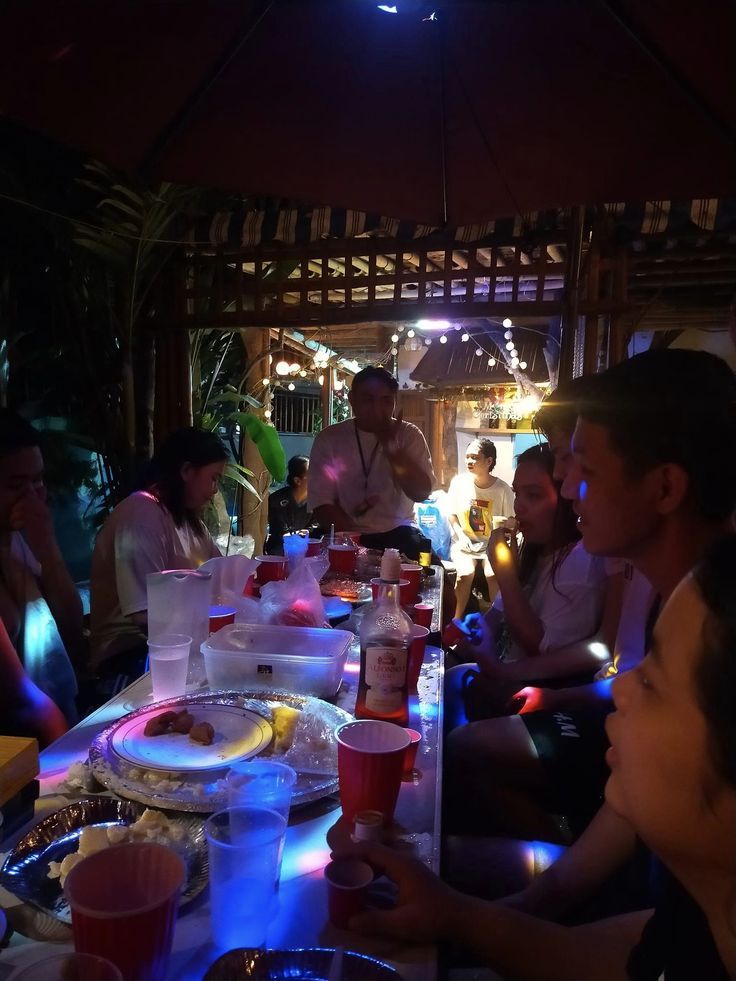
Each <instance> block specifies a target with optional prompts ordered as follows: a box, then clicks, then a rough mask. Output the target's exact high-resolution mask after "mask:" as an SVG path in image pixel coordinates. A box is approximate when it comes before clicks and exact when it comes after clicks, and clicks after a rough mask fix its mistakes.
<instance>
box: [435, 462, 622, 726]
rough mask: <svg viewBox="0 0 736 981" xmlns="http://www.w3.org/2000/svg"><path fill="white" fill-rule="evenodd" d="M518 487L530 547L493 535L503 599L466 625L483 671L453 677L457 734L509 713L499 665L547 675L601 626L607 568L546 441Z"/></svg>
mask: <svg viewBox="0 0 736 981" xmlns="http://www.w3.org/2000/svg"><path fill="white" fill-rule="evenodd" d="M513 489H514V495H515V499H514V510H515V513H516V529H517V530H518V532H519V533H520V534H521V537H522V544H521V546H519V545H518V543H517V535H516V533H510V532H509V530H508V529H507V528H498V529H496V530H495V531H493V533H492V534H491V537H490V540H489V543H488V558H489V561H490V563H491V566H492V568H493V572H494V575H495V576H496V581H497V583H498V587H499V595H498V596H497V597H496V600H495V601H494V603H493V606H492V607H491V609H490V610H489V611H488V613H487V614H486V615H485V617H480V616H478V615H472V616H471V617H468V618H467V620H466V623H467V624H468V625H469V626H470V627H471V629H472V630H473V633H474V643H473V644H472V645H466V647H465V652H466V653H469V654H470V656H471V657H474V658H475V659H476V660H477V665H473V666H472V668H470V675H469V674H468V672H469V668H468V666H467V665H458V666H457V667H455V668H452V669H451V670H450V671H448V673H447V681H446V687H447V721H448V725H449V727H450V728H452V727H453V726H454V725H457V724H461V723H462V722H464V721H468V720H469V719H471V718H472V719H477V718H483V717H488V716H491V715H495V714H498V713H499V712H500V711H502V708H501V703H502V702H503V699H504V696H505V695H506V694H507V692H506V691H505V690H499V689H498V686H497V685H496V680H497V673H498V665H499V664H503V663H504V662H505V661H506V662H507V661H517V660H522V659H524V660H526V661H528V663H529V672H530V677H542V676H543V675H544V669H543V661H544V655H545V654H546V653H548V652H550V651H552V650H556V649H558V648H563V647H565V646H567V645H569V644H572V643H574V642H575V641H577V640H581V639H583V638H585V637H590V636H591V635H593V634H594V633H595V631H596V629H597V628H598V624H599V622H600V617H601V612H602V606H603V596H604V589H605V574H604V569H603V562H602V561H601V560H600V559H597V558H594V557H593V556H590V555H588V553H587V552H586V551H585V550H584V549H583V548H582V546H581V545H580V544H579V537H580V535H579V533H578V530H577V518H576V516H575V513H574V511H573V509H572V504H571V502H570V501H567V500H565V499H564V498H563V497H562V496H561V495H560V488H559V483H558V482H556V481H555V479H554V457H553V454H552V451H551V450H550V448H549V447H548V446H547V444H546V443H545V444H542V445H539V446H533V447H530V449H528V450H526V451H525V452H524V453H522V454H521V455H520V456H519V458H518V461H517V466H516V471H515V473H514V482H513ZM571 670H574V668H573V669H571ZM471 681H472V684H470V682H471ZM516 687H517V688H518V687H520V686H519V684H518V682H517V683H516ZM458 701H459V704H458ZM464 716H465V717H464Z"/></svg>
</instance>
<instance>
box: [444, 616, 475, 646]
mask: <svg viewBox="0 0 736 981" xmlns="http://www.w3.org/2000/svg"><path fill="white" fill-rule="evenodd" d="M461 640H470V631H469V630H468V629H467V627H465V626H463V622H462V620H458V619H457V617H454V618H453V619H452V620H450V622H449V623H448V624H447V626H446V627H445V629H444V631H443V633H442V643H443V644H444V645H445V647H453V646H454V645H455V644H459V643H460V641H461Z"/></svg>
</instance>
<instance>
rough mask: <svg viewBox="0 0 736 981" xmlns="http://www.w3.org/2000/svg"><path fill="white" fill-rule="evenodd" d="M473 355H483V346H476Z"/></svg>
mask: <svg viewBox="0 0 736 981" xmlns="http://www.w3.org/2000/svg"><path fill="white" fill-rule="evenodd" d="M475 356H476V357H477V358H482V357H483V348H481V347H477V348H476V349H475Z"/></svg>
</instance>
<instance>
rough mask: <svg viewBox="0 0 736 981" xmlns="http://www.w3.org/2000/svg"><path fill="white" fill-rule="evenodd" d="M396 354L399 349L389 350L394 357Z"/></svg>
mask: <svg viewBox="0 0 736 981" xmlns="http://www.w3.org/2000/svg"><path fill="white" fill-rule="evenodd" d="M398 353H399V349H398V348H397V347H392V348H391V354H393V356H394V357H396V355H397V354H398Z"/></svg>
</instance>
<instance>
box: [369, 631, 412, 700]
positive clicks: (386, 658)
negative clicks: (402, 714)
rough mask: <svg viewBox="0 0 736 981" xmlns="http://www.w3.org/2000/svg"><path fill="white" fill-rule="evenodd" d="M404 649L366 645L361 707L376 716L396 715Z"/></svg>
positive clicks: (404, 680) (404, 675) (405, 656)
mask: <svg viewBox="0 0 736 981" xmlns="http://www.w3.org/2000/svg"><path fill="white" fill-rule="evenodd" d="M406 662H407V649H406V647H380V646H378V645H369V646H368V647H366V649H365V684H366V689H367V690H366V693H365V705H366V708H367V709H369V711H371V712H375V713H376V714H378V713H381V712H386V713H391V712H396V711H397V710H398V709H400V708H401V704H402V701H403V693H402V688H403V687H404V685H405V684H406Z"/></svg>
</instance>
